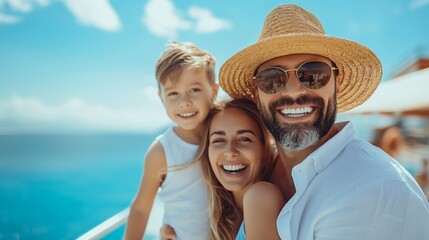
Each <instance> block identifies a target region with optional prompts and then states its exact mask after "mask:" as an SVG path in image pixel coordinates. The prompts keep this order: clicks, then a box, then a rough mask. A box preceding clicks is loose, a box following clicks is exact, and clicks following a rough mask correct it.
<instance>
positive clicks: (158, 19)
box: [142, 0, 191, 39]
mask: <svg viewBox="0 0 429 240" xmlns="http://www.w3.org/2000/svg"><path fill="white" fill-rule="evenodd" d="M142 21H143V23H144V24H145V25H146V26H147V28H148V29H149V31H150V32H152V33H153V34H155V35H157V36H161V37H169V38H173V39H174V38H176V35H177V31H179V30H189V29H191V22H189V21H187V20H185V19H183V18H182V16H181V13H180V11H179V10H177V9H176V8H175V7H174V5H173V2H172V1H171V0H149V1H148V3H147V4H146V5H145V7H144V15H143V17H142Z"/></svg>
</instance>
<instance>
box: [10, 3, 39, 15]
mask: <svg viewBox="0 0 429 240" xmlns="http://www.w3.org/2000/svg"><path fill="white" fill-rule="evenodd" d="M7 3H8V4H9V6H10V8H11V9H12V10H14V11H17V12H24V13H28V12H30V11H31V10H33V6H32V2H31V1H25V0H7Z"/></svg>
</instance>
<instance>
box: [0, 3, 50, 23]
mask: <svg viewBox="0 0 429 240" xmlns="http://www.w3.org/2000/svg"><path fill="white" fill-rule="evenodd" d="M49 1H50V0H0V24H14V23H18V22H20V21H21V18H22V17H21V15H22V14H23V13H29V12H31V11H33V9H34V7H35V6H46V5H48V4H49Z"/></svg>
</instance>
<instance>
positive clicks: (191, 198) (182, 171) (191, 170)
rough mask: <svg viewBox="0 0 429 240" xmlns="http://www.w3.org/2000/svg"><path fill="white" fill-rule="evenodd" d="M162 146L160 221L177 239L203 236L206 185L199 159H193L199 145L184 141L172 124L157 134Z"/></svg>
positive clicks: (199, 239) (202, 238)
mask: <svg viewBox="0 0 429 240" xmlns="http://www.w3.org/2000/svg"><path fill="white" fill-rule="evenodd" d="M157 139H158V140H159V141H160V142H161V144H162V147H163V148H164V152H165V156H166V160H167V167H169V169H168V171H167V177H166V179H165V180H164V182H163V183H162V186H161V189H160V191H159V192H158V196H159V198H160V199H161V201H162V202H164V216H163V221H162V222H163V224H169V225H170V226H172V227H173V229H174V231H175V232H176V240H205V239H208V238H209V233H210V212H209V199H208V188H207V184H206V182H205V180H204V174H203V170H202V168H201V164H200V162H199V161H198V162H195V163H194V164H192V165H190V166H188V167H186V168H180V167H179V168H176V169H175V168H174V167H176V166H183V165H186V164H188V163H189V162H191V161H192V160H194V159H195V154H196V152H197V149H198V145H194V144H190V143H187V142H185V141H183V140H182V139H181V138H180V137H179V136H177V135H176V133H175V132H174V130H173V128H170V129H168V130H167V131H166V132H165V133H163V134H162V135H161V136H159V137H158V138H157Z"/></svg>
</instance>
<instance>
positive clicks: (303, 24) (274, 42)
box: [219, 5, 382, 112]
mask: <svg viewBox="0 0 429 240" xmlns="http://www.w3.org/2000/svg"><path fill="white" fill-rule="evenodd" d="M290 54H314V55H320V56H324V57H327V58H329V59H331V60H332V61H333V62H334V63H335V64H336V65H337V67H338V68H339V72H340V74H341V75H342V76H343V78H342V81H341V84H340V92H339V94H338V96H337V97H338V99H337V104H338V112H344V111H347V110H350V109H352V108H354V107H356V106H358V105H360V104H362V103H363V102H365V101H366V100H367V99H368V98H369V97H370V96H371V95H372V93H373V92H374V91H375V89H376V88H377V86H378V84H379V83H380V80H381V75H382V68H381V63H380V60H379V59H378V58H377V56H375V54H374V53H373V52H372V51H371V50H370V49H368V48H367V47H365V46H362V45H360V44H358V43H356V42H353V41H349V40H346V39H342V38H336V37H332V36H327V35H325V30H324V29H323V27H322V24H321V23H320V21H319V20H318V19H317V17H316V16H314V15H313V14H312V13H310V12H308V11H306V10H305V9H303V8H301V7H298V6H296V5H282V6H279V7H276V8H275V9H273V10H272V11H271V12H270V13H269V14H268V16H267V18H266V19H265V23H264V26H263V28H262V31H261V33H260V35H259V38H258V41H257V42H256V43H255V44H253V45H250V46H248V47H247V48H245V49H243V50H242V51H240V52H238V53H236V54H235V55H234V56H232V57H231V58H230V59H228V60H227V61H226V62H225V63H224V64H223V65H222V67H221V69H220V73H219V79H220V80H219V81H220V86H221V87H222V88H223V90H224V91H225V92H227V93H228V94H229V95H230V96H231V97H234V98H240V97H246V98H250V99H254V94H253V93H254V91H255V90H256V85H255V83H254V80H253V76H254V74H255V72H256V69H257V68H258V66H259V65H261V64H262V63H264V62H266V61H268V60H270V59H273V58H276V57H280V56H284V55H290Z"/></svg>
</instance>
